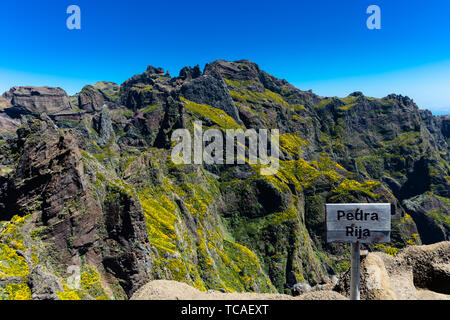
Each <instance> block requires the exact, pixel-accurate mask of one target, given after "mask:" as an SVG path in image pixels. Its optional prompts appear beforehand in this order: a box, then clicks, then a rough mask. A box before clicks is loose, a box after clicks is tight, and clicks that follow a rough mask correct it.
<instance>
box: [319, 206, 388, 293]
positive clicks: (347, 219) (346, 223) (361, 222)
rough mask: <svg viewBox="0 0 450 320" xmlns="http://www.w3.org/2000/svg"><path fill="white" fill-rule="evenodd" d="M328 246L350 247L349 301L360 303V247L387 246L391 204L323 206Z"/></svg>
mask: <svg viewBox="0 0 450 320" xmlns="http://www.w3.org/2000/svg"><path fill="white" fill-rule="evenodd" d="M326 213H327V214H326V224H327V242H349V243H351V245H352V254H351V260H352V261H351V262H352V267H351V280H350V299H351V300H359V299H360V258H359V250H360V243H375V242H389V241H390V235H391V204H390V203H339V204H337V203H333V204H327V205H326Z"/></svg>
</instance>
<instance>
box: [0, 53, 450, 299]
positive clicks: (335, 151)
mask: <svg viewBox="0 0 450 320" xmlns="http://www.w3.org/2000/svg"><path fill="white" fill-rule="evenodd" d="M0 106H1V110H2V111H1V112H0V124H1V128H0V148H1V153H0V173H1V174H0V221H4V222H2V223H1V224H0V245H1V246H2V254H1V255H0V261H2V265H5V266H9V267H6V269H0V277H1V278H2V282H1V285H0V297H6V296H9V297H10V296H17V297H19V296H20V297H21V296H24V297H31V296H32V297H34V298H39V297H47V298H48V297H51V298H55V299H56V298H59V299H65V298H83V299H86V298H117V299H119V298H125V297H130V296H131V295H132V294H133V293H134V292H135V291H136V290H137V289H138V288H139V287H140V286H142V285H143V284H144V283H146V282H147V281H149V280H150V279H168V280H177V281H181V282H186V283H188V284H190V285H192V286H194V287H196V288H198V289H200V290H207V289H217V290H222V291H255V292H275V291H278V292H286V293H290V290H291V289H292V288H294V286H295V285H296V284H297V283H301V282H304V281H306V282H309V283H310V284H312V285H314V284H318V283H324V282H328V281H329V279H330V277H331V276H333V275H335V274H340V273H342V272H343V271H345V269H346V268H347V267H348V266H347V260H348V248H347V246H346V245H342V244H327V243H326V242H325V238H324V231H325V230H324V204H325V203H326V202H341V201H352V202H353V201H363V202H366V201H367V202H392V203H394V205H395V207H396V215H395V216H394V217H393V231H392V243H391V244H389V245H388V246H378V247H372V246H371V247H370V248H369V249H370V250H375V249H376V250H384V251H388V252H391V251H392V250H396V249H398V248H402V247H405V246H408V245H413V244H420V243H421V242H423V243H431V242H438V241H444V240H448V239H449V225H450V224H449V208H450V200H449V197H450V195H449V190H450V187H449V184H450V178H449V177H450V166H449V152H448V143H449V140H448V139H449V136H448V121H447V120H448V119H447V118H448V117H434V116H433V115H432V114H431V113H430V112H428V111H423V110H419V108H418V107H417V105H415V103H414V102H413V101H412V100H411V99H410V98H408V97H402V96H399V95H390V96H388V97H385V98H381V99H377V98H370V97H365V96H364V95H363V94H362V93H359V92H356V93H353V94H351V95H349V96H348V97H345V98H336V97H320V96H318V95H315V94H314V93H312V92H311V91H302V90H299V89H297V88H295V87H293V86H292V85H290V84H289V83H288V82H287V81H285V80H280V79H277V78H275V77H273V76H271V75H269V74H267V73H265V72H264V71H262V70H260V68H259V67H258V66H257V65H256V64H254V63H252V62H250V61H247V60H241V61H236V62H228V61H224V60H218V61H215V62H212V63H210V64H208V65H207V66H206V67H205V68H204V71H203V72H201V70H200V68H199V67H198V66H196V67H193V68H191V67H186V68H184V69H183V70H181V72H180V75H179V76H178V77H171V76H170V75H169V74H168V73H165V72H164V70H163V69H161V68H154V67H151V66H150V67H148V68H147V70H146V71H145V72H144V73H143V74H140V75H136V76H134V77H132V78H131V79H129V80H127V81H126V82H124V83H123V84H122V85H120V86H118V85H116V84H114V83H110V82H100V83H97V84H95V85H92V86H86V87H85V88H83V90H82V91H81V92H80V93H79V94H77V95H76V96H74V97H71V98H69V97H67V95H66V94H65V93H64V92H63V91H62V90H61V89H52V88H31V87H26V88H13V89H11V91H9V92H7V93H5V94H4V96H3V98H2V100H1V101H0ZM194 120H201V121H202V122H203V124H204V127H205V129H206V128H217V129H219V130H222V132H223V131H224V130H225V129H228V128H230V127H233V128H254V129H259V128H268V129H271V128H277V129H279V130H280V144H281V157H280V158H281V159H280V160H281V161H280V170H279V172H278V173H277V174H276V175H274V176H261V175H260V173H259V170H258V168H257V167H255V166H251V165H248V164H246V165H234V166H229V165H228V166H225V165H208V166H207V165H205V166H200V165H185V166H177V165H174V164H173V162H172V161H171V160H170V150H171V147H172V144H171V140H170V137H171V134H172V132H173V130H175V129H178V128H187V129H188V130H191V131H192V130H193V124H192V123H193V121H194ZM428 199H431V200H428ZM42 266H45V270H41V268H42ZM71 266H72V267H74V266H75V267H78V268H79V269H80V271H81V287H79V288H71V287H70V286H69V284H70V279H71V278H70V273H68V271H67V270H68V269H67V268H68V267H71ZM30 274H31V275H33V276H30V277H28V275H30ZM45 284H48V285H45ZM41 291H42V292H44V293H42V292H41Z"/></svg>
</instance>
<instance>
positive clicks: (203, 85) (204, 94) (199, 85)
mask: <svg viewBox="0 0 450 320" xmlns="http://www.w3.org/2000/svg"><path fill="white" fill-rule="evenodd" d="M181 95H182V96H183V97H185V98H186V99H188V100H191V101H194V102H196V103H200V104H207V105H210V106H212V107H214V108H218V109H221V110H223V111H225V113H227V114H228V115H229V116H230V117H232V118H233V119H235V120H236V121H237V122H238V123H240V122H241V120H240V119H239V113H238V110H237V108H236V106H235V105H234V102H233V99H231V96H230V92H229V91H228V89H227V86H226V84H225V82H224V80H223V79H222V78H221V76H220V75H219V74H218V73H215V74H213V75H203V76H201V77H199V78H196V79H193V80H192V81H189V82H186V83H184V84H183V85H182V87H181Z"/></svg>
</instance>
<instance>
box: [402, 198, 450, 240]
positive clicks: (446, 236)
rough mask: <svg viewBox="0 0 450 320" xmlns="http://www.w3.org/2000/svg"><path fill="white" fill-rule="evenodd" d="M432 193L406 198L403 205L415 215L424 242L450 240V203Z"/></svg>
mask: <svg viewBox="0 0 450 320" xmlns="http://www.w3.org/2000/svg"><path fill="white" fill-rule="evenodd" d="M442 199H443V198H440V197H437V196H435V195H433V194H431V193H428V194H423V195H420V196H416V197H414V198H411V199H408V200H404V201H403V205H404V206H405V208H406V210H407V212H408V213H409V214H410V215H411V216H412V217H413V219H414V221H415V223H416V225H417V228H418V230H419V234H420V237H421V239H422V243H423V244H432V243H436V242H440V241H448V240H450V225H448V223H447V224H446V223H445V221H446V220H447V221H448V217H449V216H450V207H449V204H448V203H446V202H445V200H442Z"/></svg>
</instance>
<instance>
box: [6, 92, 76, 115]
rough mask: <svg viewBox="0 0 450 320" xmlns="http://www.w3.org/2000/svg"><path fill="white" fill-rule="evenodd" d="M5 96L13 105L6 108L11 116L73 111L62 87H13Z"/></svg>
mask: <svg viewBox="0 0 450 320" xmlns="http://www.w3.org/2000/svg"><path fill="white" fill-rule="evenodd" d="M3 97H4V98H5V99H6V100H8V102H9V104H10V105H11V107H9V108H6V109H4V111H5V112H6V113H7V114H8V115H10V116H11V117H20V115H26V114H33V115H39V114H42V113H46V114H48V115H50V114H58V113H65V112H73V110H72V108H71V106H70V100H69V97H68V96H67V94H66V92H65V91H64V90H62V89H61V88H49V87H13V88H11V90H9V91H7V92H5V93H4V94H3Z"/></svg>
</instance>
